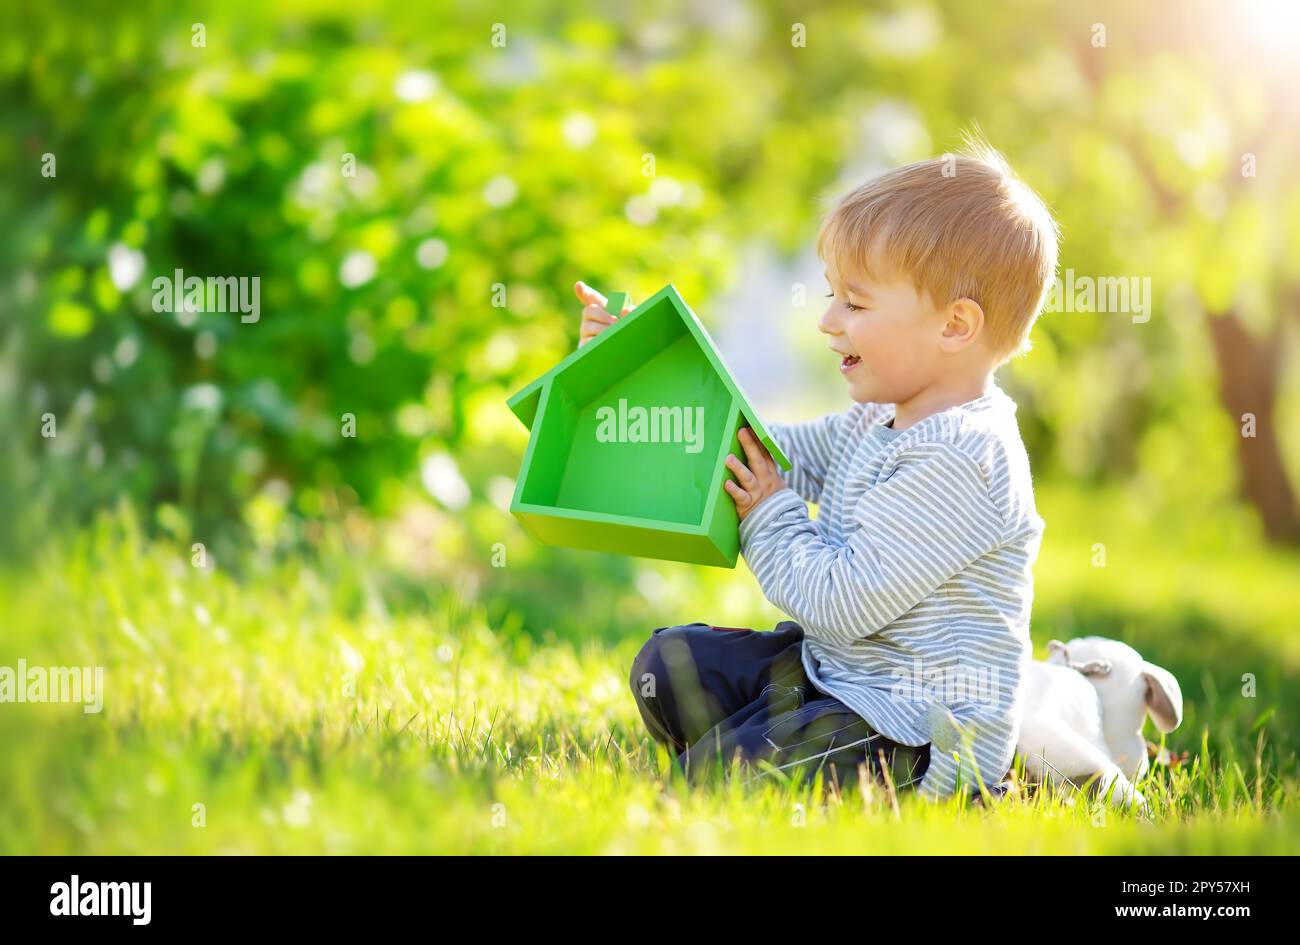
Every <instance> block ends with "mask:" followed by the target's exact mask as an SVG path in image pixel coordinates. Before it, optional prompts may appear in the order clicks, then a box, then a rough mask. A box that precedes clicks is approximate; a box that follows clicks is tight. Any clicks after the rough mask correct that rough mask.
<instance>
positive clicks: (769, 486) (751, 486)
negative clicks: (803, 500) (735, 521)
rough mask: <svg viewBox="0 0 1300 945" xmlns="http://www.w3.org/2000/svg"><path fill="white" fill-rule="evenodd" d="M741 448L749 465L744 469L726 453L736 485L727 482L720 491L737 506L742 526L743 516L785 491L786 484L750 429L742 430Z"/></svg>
mask: <svg viewBox="0 0 1300 945" xmlns="http://www.w3.org/2000/svg"><path fill="white" fill-rule="evenodd" d="M740 445H741V446H742V447H744V450H745V459H746V460H747V461H748V462H749V465H748V466H746V465H745V464H744V463H742V462H741V461H740V460H738V459H736V457H735V455H734V454H732V453H728V454H727V468H728V469H730V470H731V471H732V472H733V473H735V474H736V480H737V481H736V482H732V481H731V480H730V479H728V480H726V481H725V482H724V483H723V488H725V489H726V490H727V492H728V493H729V494H730V495H731V498H732V500H733V501H734V502H735V503H736V511H737V512H738V513H739V514H740V520H741V521H742V522H743V521H744V520H745V516H746V515H748V514H749V513H750V512H752V511H753V510H754V507H755V506H757V505H758V503H760V502H762V501H763V500H764V499H766V498H767V497H768V496H770V495H772V494H773V493H775V492H780V491H781V490H782V489H784V488H785V482H784V481H783V480H782V479H781V474H780V473H779V472H778V471H777V468H776V461H775V460H773V459H772V454H771V453H769V452H768V451H767V447H765V446H764V445H763V444H762V443H760V442H758V437H756V436H754V431H753V430H751V429H750V428H749V427H744V428H742V429H741V431H740Z"/></svg>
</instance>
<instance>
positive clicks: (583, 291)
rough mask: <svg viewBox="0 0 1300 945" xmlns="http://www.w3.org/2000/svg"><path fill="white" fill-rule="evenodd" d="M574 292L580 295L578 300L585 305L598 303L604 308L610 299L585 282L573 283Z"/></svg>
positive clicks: (597, 304)
mask: <svg viewBox="0 0 1300 945" xmlns="http://www.w3.org/2000/svg"><path fill="white" fill-rule="evenodd" d="M573 294H574V295H576V296H577V297H578V301H579V302H581V303H582V304H583V305H596V306H599V307H600V308H604V307H605V305H606V304H607V303H608V302H609V299H607V298H605V296H603V295H601V294H600V293H599V292H597V291H596V290H595V289H593V288H592V287H591V286H589V285H587V283H585V282H581V281H579V282H575V283H574V284H573Z"/></svg>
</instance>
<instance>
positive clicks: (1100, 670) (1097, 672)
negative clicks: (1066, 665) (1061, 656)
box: [1070, 660, 1110, 676]
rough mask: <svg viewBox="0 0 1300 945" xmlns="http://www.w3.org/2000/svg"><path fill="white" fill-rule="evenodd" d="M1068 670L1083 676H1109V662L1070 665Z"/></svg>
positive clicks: (1097, 661)
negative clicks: (1075, 671)
mask: <svg viewBox="0 0 1300 945" xmlns="http://www.w3.org/2000/svg"><path fill="white" fill-rule="evenodd" d="M1070 668H1071V669H1074V670H1078V671H1079V672H1081V673H1083V675H1085V676H1109V675H1110V660H1092V661H1090V662H1087V663H1071V664H1070Z"/></svg>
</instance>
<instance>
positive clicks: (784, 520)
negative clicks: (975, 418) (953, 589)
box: [740, 442, 1005, 645]
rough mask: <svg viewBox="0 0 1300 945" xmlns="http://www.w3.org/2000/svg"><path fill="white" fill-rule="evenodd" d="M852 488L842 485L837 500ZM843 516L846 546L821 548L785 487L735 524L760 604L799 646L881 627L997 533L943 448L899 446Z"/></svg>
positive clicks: (991, 508)
mask: <svg viewBox="0 0 1300 945" xmlns="http://www.w3.org/2000/svg"><path fill="white" fill-rule="evenodd" d="M854 491H855V489H854V483H849V487H848V489H847V490H846V493H847V494H849V495H852V494H853V492H854ZM845 515H846V521H845V530H846V532H847V538H848V541H847V543H844V544H839V543H832V542H828V541H827V540H826V539H825V538H824V537H823V535H822V533H821V532H820V531H819V530H818V529H817V527H816V525H815V524H814V523H813V521H812V520H811V519H810V518H809V516H808V508H807V506H806V505H804V503H803V502H802V501H801V500H800V497H799V496H798V495H797V494H796V493H795V492H794V491H793V490H792V489H789V488H786V489H782V490H781V491H779V492H777V493H775V494H774V495H771V496H769V497H768V498H767V499H765V500H764V501H763V502H761V503H760V504H759V505H758V507H757V508H755V509H754V510H753V511H752V512H751V513H750V514H749V515H748V516H747V517H746V518H745V520H744V521H742V522H741V524H740V547H741V550H742V551H743V552H744V555H745V560H746V561H747V562H748V563H749V566H750V569H751V570H752V571H753V572H754V575H755V577H756V578H757V579H758V582H759V585H760V586H761V587H762V588H763V593H764V594H765V595H766V597H767V599H768V600H769V601H771V602H772V603H773V604H774V605H776V606H777V607H779V608H780V609H781V610H783V611H784V612H785V613H787V614H789V615H790V617H791V618H792V619H793V620H795V621H796V622H798V623H799V624H801V625H802V626H803V628H804V632H805V633H806V634H807V636H808V637H809V639H812V640H817V641H821V642H825V643H830V644H837V645H848V644H851V643H852V642H854V641H855V640H857V639H860V638H862V637H866V636H870V635H872V634H875V633H877V632H878V631H880V630H881V629H883V628H884V627H887V626H888V625H889V624H891V623H893V622H894V621H895V620H897V619H898V618H899V617H900V616H902V615H903V614H905V613H907V611H909V610H910V609H912V607H914V606H915V605H916V604H917V603H918V602H919V601H921V600H922V599H924V598H925V597H927V596H929V595H930V594H932V593H934V591H935V590H936V589H937V588H939V587H940V586H942V585H943V584H944V583H945V582H946V581H947V580H948V579H949V578H951V577H952V576H953V575H954V574H956V573H957V572H959V571H961V570H962V569H964V568H965V567H966V566H967V565H969V564H970V563H971V562H972V561H974V560H976V559H977V558H979V557H981V556H982V555H984V554H986V553H987V552H989V551H991V550H993V549H994V548H996V547H997V546H998V545H999V543H1000V542H1001V541H1002V538H1003V536H1004V533H1005V529H1004V524H1003V520H1002V516H1001V514H1000V513H999V511H998V509H997V507H996V505H995V504H994V502H993V499H992V498H991V496H990V494H989V488H988V484H987V482H986V481H985V478H984V474H983V473H982V472H981V470H980V467H979V464H978V463H976V461H975V460H974V459H973V458H972V457H970V456H969V455H967V454H966V453H964V452H962V451H961V450H960V449H958V448H957V447H956V446H953V445H951V444H947V443H933V442H932V443H924V442H923V443H917V444H915V445H913V446H910V447H908V448H906V449H904V450H903V451H902V452H901V453H900V454H899V456H898V457H897V460H896V465H895V468H894V470H893V472H892V474H891V475H890V476H889V478H888V479H886V480H884V481H882V482H880V483H879V484H878V485H875V486H874V487H871V488H867V489H866V490H865V491H863V492H862V494H861V498H860V499H859V500H858V501H857V503H856V506H855V507H852V508H847V509H846V510H845Z"/></svg>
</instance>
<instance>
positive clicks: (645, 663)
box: [628, 624, 696, 702]
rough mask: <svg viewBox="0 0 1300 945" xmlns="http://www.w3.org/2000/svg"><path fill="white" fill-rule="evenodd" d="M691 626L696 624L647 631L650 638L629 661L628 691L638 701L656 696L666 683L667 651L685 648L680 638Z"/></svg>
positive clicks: (686, 634) (683, 636) (687, 647)
mask: <svg viewBox="0 0 1300 945" xmlns="http://www.w3.org/2000/svg"><path fill="white" fill-rule="evenodd" d="M694 626H696V625H693V624H688V625H686V626H680V627H663V628H661V629H659V630H656V631H655V632H654V633H652V634H650V639H648V640H646V641H645V643H644V644H643V645H642V647H641V651H640V652H639V653H637V655H636V658H635V659H633V660H632V671H631V673H630V675H629V678H628V683H629V684H630V685H631V687H632V694H633V695H634V696H636V698H637V701H638V702H644V701H645V700H646V699H655V698H658V696H659V693H660V692H661V691H662V690H663V688H664V687H666V686H667V685H669V678H668V677H669V672H670V669H669V663H670V662H671V657H670V656H669V655H668V654H669V652H670V651H673V650H674V649H676V650H678V651H680V650H682V649H687V650H688V651H689V645H688V644H687V643H686V641H685V639H684V638H685V637H687V636H688V635H689V633H690V631H691V629H692V628H693V627H694ZM678 655H679V656H680V652H679V653H678Z"/></svg>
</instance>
